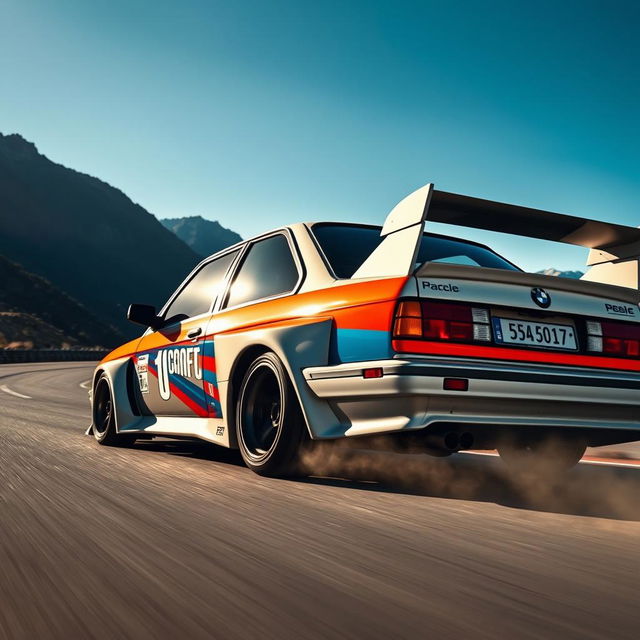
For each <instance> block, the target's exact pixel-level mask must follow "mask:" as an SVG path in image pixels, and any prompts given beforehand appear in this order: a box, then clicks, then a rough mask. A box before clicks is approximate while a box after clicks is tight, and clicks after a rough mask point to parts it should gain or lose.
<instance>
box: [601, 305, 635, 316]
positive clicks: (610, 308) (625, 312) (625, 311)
mask: <svg viewBox="0 0 640 640" xmlns="http://www.w3.org/2000/svg"><path fill="white" fill-rule="evenodd" d="M604 308H605V309H606V311H607V313H608V314H610V315H614V316H626V317H627V318H629V317H635V314H636V310H635V308H634V307H632V306H631V305H628V304H611V303H610V302H606V303H605V305H604Z"/></svg>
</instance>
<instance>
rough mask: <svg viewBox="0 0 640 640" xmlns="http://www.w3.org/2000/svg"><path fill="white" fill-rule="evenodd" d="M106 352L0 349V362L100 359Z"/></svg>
mask: <svg viewBox="0 0 640 640" xmlns="http://www.w3.org/2000/svg"><path fill="white" fill-rule="evenodd" d="M107 353H109V352H108V351H106V350H102V349H0V364H9V363H16V362H18V363H19V362H74V361H90V360H102V358H104V357H105V356H106V355H107Z"/></svg>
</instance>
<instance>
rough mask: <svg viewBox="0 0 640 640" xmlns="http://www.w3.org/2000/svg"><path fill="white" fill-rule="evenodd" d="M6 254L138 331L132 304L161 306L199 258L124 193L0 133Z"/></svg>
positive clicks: (104, 317) (0, 212)
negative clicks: (132, 322)
mask: <svg viewBox="0 0 640 640" xmlns="http://www.w3.org/2000/svg"><path fill="white" fill-rule="evenodd" d="M0 254H3V255H5V256H6V257H8V258H10V259H11V260H13V261H15V262H18V263H19V264H21V265H23V267H24V268H25V269H26V270H27V271H28V272H32V273H36V274H39V275H41V276H43V277H45V278H46V279H47V280H49V281H50V282H52V283H53V284H54V285H55V286H56V287H58V288H59V289H61V290H62V291H65V292H67V293H68V294H69V295H70V296H71V297H72V298H74V299H75V300H77V301H78V302H80V303H81V304H82V305H84V307H85V308H86V309H87V310H88V311H89V312H90V313H91V314H93V315H94V316H96V317H98V318H99V319H100V321H101V322H103V323H104V324H106V325H109V324H113V325H115V326H117V327H118V328H119V329H120V330H121V331H123V332H125V333H126V334H128V335H130V336H133V335H135V334H136V333H137V332H138V329H136V328H134V327H133V326H132V325H130V324H129V323H127V321H126V319H125V313H126V309H127V306H128V305H129V303H131V302H147V303H150V304H155V305H158V306H159V305H161V304H162V303H163V302H164V301H165V300H166V299H167V297H168V296H169V294H170V293H171V292H172V291H173V290H174V289H175V287H176V286H177V285H178V284H179V283H180V282H181V281H182V280H183V279H184V277H185V276H186V274H187V273H188V272H189V271H190V270H191V269H192V267H193V266H194V265H195V264H196V263H197V262H198V260H199V256H198V255H197V254H196V253H195V252H194V251H193V250H192V249H191V248H189V247H188V246H187V245H186V244H185V243H184V242H182V241H181V240H180V239H179V238H178V237H176V235H174V234H173V233H171V232H170V231H168V230H167V229H165V228H164V227H163V226H162V225H161V224H160V222H158V220H157V219H156V218H155V217H154V216H153V215H151V214H150V213H149V212H148V211H146V210H145V209H143V208H142V207H141V206H140V205H138V204H135V203H134V202H132V201H131V200H130V199H129V198H128V197H127V196H126V195H125V194H124V193H122V192H121V191H119V190H118V189H116V188H114V187H112V186H110V185H108V184H107V183H106V182H103V181H101V180H98V179H97V178H93V177H91V176H89V175H86V174H84V173H80V172H78V171H74V170H72V169H68V168H66V167H63V166H62V165H59V164H56V163H55V162H52V161H51V160H49V159H48V158H46V157H45V156H43V155H41V154H40V153H39V152H38V150H37V149H36V147H35V146H34V145H33V144H31V143H30V142H27V141H26V140H25V139H24V138H22V137H21V136H19V135H16V134H13V135H6V136H3V135H2V134H0Z"/></svg>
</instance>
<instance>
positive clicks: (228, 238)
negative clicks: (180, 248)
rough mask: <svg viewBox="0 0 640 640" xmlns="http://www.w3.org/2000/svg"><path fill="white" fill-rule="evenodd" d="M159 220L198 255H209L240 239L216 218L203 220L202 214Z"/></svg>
mask: <svg viewBox="0 0 640 640" xmlns="http://www.w3.org/2000/svg"><path fill="white" fill-rule="evenodd" d="M160 222H161V223H162V224H163V225H164V226H165V227H166V228H167V229H169V230H170V231H173V233H175V234H176V235H177V236H178V238H180V240H182V241H183V242H185V243H186V244H188V245H189V246H190V247H191V248H192V249H193V250H194V251H195V252H196V253H197V254H198V255H200V256H210V255H211V254H212V253H216V251H220V250H221V249H225V248H226V247H230V246H231V245H232V244H236V242H240V241H241V240H242V238H241V237H240V236H239V235H238V234H237V233H236V232H235V231H231V229H226V228H225V227H223V226H222V225H221V224H220V223H219V222H218V221H217V220H205V219H204V218H203V217H202V216H191V217H188V218H166V219H164V220H160Z"/></svg>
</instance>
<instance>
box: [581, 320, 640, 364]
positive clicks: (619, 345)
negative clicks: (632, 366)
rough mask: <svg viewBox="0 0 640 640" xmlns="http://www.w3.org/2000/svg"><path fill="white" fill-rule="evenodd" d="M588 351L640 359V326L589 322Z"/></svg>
mask: <svg viewBox="0 0 640 640" xmlns="http://www.w3.org/2000/svg"><path fill="white" fill-rule="evenodd" d="M587 349H588V350H589V351H590V352H592V353H602V354H604V355H610V356H620V357H622V358H638V357H640V326H634V325H631V324H624V323H622V322H599V321H596V320H589V321H587Z"/></svg>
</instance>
